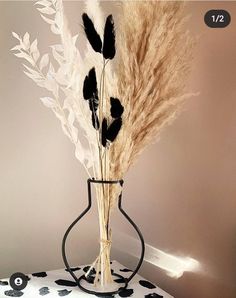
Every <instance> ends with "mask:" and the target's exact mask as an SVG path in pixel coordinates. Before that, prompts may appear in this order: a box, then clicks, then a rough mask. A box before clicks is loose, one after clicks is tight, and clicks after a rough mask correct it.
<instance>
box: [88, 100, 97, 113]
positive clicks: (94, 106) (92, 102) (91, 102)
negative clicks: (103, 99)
mask: <svg viewBox="0 0 236 298" xmlns="http://www.w3.org/2000/svg"><path fill="white" fill-rule="evenodd" d="M89 108H90V111H92V112H96V111H97V109H98V99H97V98H92V99H90V100H89Z"/></svg>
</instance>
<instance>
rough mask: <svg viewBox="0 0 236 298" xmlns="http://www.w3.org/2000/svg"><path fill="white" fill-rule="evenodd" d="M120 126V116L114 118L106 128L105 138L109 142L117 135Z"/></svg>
mask: <svg viewBox="0 0 236 298" xmlns="http://www.w3.org/2000/svg"><path fill="white" fill-rule="evenodd" d="M121 126H122V119H121V118H117V119H115V120H114V121H113V122H112V123H111V125H110V126H109V127H108V129H107V133H106V138H107V140H109V141H110V142H113V141H114V140H115V138H116V137H117V135H118V133H119V131H120V129H121Z"/></svg>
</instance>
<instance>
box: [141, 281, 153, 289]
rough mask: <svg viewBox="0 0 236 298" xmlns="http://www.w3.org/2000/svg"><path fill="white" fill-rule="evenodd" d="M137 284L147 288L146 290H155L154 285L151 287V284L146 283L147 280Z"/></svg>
mask: <svg viewBox="0 0 236 298" xmlns="http://www.w3.org/2000/svg"><path fill="white" fill-rule="evenodd" d="M139 284H140V285H141V286H143V287H144V288H148V289H155V288H156V286H155V285H153V284H152V283H150V282H149V281H147V280H140V281H139Z"/></svg>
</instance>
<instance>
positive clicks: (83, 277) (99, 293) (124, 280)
mask: <svg viewBox="0 0 236 298" xmlns="http://www.w3.org/2000/svg"><path fill="white" fill-rule="evenodd" d="M112 275H113V276H115V277H118V278H119V279H120V280H123V282H122V283H123V284H124V286H122V287H119V288H118V289H117V290H116V291H107V292H100V291H99V292H98V291H93V290H90V289H87V288H85V287H84V286H82V285H81V283H82V281H85V282H87V283H88V284H89V282H88V281H87V280H86V277H85V275H82V276H80V278H79V279H78V282H77V283H78V287H79V288H80V289H81V290H82V291H83V292H86V293H88V294H92V295H96V296H97V297H106V296H113V295H116V294H118V293H120V292H121V291H123V290H125V289H126V288H127V286H128V281H127V279H126V278H124V277H123V276H122V275H120V274H117V273H114V272H113V273H112ZM119 283H120V281H119Z"/></svg>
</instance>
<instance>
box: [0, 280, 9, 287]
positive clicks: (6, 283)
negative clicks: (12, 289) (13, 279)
mask: <svg viewBox="0 0 236 298" xmlns="http://www.w3.org/2000/svg"><path fill="white" fill-rule="evenodd" d="M7 285H8V281H1V280H0V286H7Z"/></svg>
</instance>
